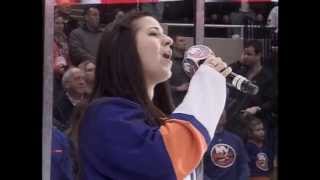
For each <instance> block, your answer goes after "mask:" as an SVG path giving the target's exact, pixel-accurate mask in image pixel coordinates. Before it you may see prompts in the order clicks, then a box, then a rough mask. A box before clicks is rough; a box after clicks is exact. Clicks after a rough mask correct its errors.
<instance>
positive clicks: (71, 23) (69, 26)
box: [55, 5, 79, 37]
mask: <svg viewBox="0 0 320 180" xmlns="http://www.w3.org/2000/svg"><path fill="white" fill-rule="evenodd" d="M71 8H72V7H71V6H67V5H62V6H56V9H55V14H59V16H62V17H63V19H64V33H65V34H66V35H67V36H68V37H69V34H70V33H71V31H73V30H74V29H76V28H78V27H79V22H78V20H77V19H75V18H74V17H73V16H72V10H71Z"/></svg>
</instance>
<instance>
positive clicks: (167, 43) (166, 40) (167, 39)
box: [164, 35, 173, 46]
mask: <svg viewBox="0 0 320 180" xmlns="http://www.w3.org/2000/svg"><path fill="white" fill-rule="evenodd" d="M172 44H173V40H172V39H171V37H169V36H167V35H164V45H165V46H171V45H172Z"/></svg>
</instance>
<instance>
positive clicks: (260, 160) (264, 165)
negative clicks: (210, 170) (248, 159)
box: [256, 153, 269, 171]
mask: <svg viewBox="0 0 320 180" xmlns="http://www.w3.org/2000/svg"><path fill="white" fill-rule="evenodd" d="M268 162H269V159H268V156H267V154H266V153H258V154H257V161H256V166H257V168H258V169H260V170H262V171H268V170H269V165H268Z"/></svg>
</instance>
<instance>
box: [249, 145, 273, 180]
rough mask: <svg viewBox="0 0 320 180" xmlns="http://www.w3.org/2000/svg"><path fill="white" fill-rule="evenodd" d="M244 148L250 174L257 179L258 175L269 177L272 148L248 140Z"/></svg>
mask: <svg viewBox="0 0 320 180" xmlns="http://www.w3.org/2000/svg"><path fill="white" fill-rule="evenodd" d="M246 149H247V152H248V155H249V158H250V162H249V167H250V176H251V177H255V178H258V179H259V177H265V179H266V178H268V179H269V177H270V172H271V170H272V168H273V153H272V149H271V148H270V147H268V146H267V145H266V144H264V145H263V146H261V147H258V146H257V145H256V144H255V143H252V142H248V143H247V144H246ZM251 179H252V178H251ZM260 179H261V178H260Z"/></svg>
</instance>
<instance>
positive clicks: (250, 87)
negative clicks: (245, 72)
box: [226, 72, 259, 95]
mask: <svg viewBox="0 0 320 180" xmlns="http://www.w3.org/2000/svg"><path fill="white" fill-rule="evenodd" d="M226 82H227V85H229V86H232V87H234V88H236V89H238V90H239V91H241V92H243V93H246V94H251V95H256V94H257V93H258V92H259V87H258V86H257V85H255V84H253V83H252V82H251V81H250V80H248V79H247V78H245V77H243V76H241V75H239V74H236V73H234V72H231V73H230V74H229V75H228V76H227V77H226Z"/></svg>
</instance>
